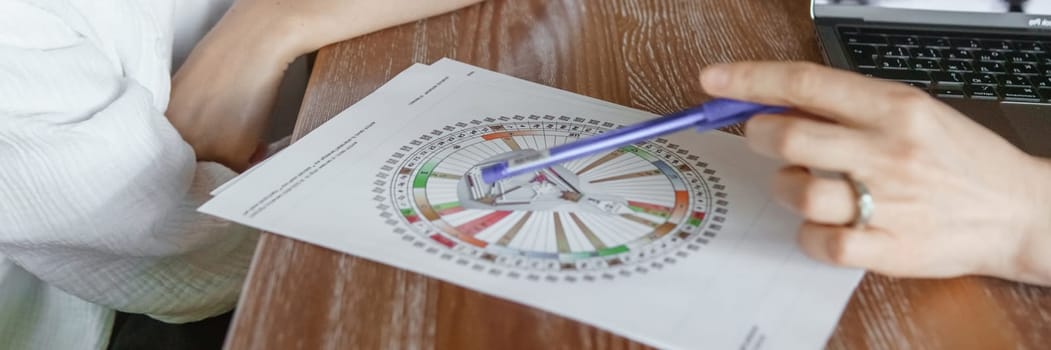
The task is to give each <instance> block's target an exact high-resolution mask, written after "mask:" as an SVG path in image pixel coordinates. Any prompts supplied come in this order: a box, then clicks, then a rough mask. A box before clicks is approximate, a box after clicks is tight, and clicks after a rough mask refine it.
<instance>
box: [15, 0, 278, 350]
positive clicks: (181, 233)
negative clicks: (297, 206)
mask: <svg viewBox="0 0 1051 350" xmlns="http://www.w3.org/2000/svg"><path fill="white" fill-rule="evenodd" d="M231 1H232V0H151V1H131V0H111V1H97V0H0V349H99V348H105V346H106V345H107V342H108V336H109V332H110V329H111V327H112V320H113V315H114V312H113V310H114V309H116V310H121V311H126V312H131V313H144V314H149V315H150V316H152V317H154V318H156V319H159V320H162V321H167V322H188V321H194V320H199V319H203V318H207V317H210V316H213V315H217V314H220V313H223V312H226V311H229V310H230V309H231V308H232V307H233V306H234V303H235V302H236V299H237V295H238V293H239V291H240V288H241V284H242V282H243V278H244V275H245V273H246V271H247V268H248V265H249V261H250V258H251V255H252V252H253V249H254V247H255V240H256V238H257V235H256V233H255V232H254V231H253V230H251V229H248V228H246V227H242V226H238V225H235V224H231V223H229V222H226V221H222V220H219V219H216V218H213V217H210V216H206V215H203V214H199V213H197V212H196V211H195V210H196V208H197V207H198V206H199V205H200V204H202V203H203V202H204V201H205V200H207V199H208V192H210V191H211V190H212V189H213V188H215V187H217V186H218V185H219V184H221V183H223V182H224V181H225V180H227V179H229V178H231V177H232V176H234V173H233V172H232V171H230V170H229V169H226V168H224V167H222V166H220V165H218V164H215V163H198V162H196V161H195V156H194V154H193V150H192V148H191V147H190V146H189V145H188V144H187V143H186V142H184V141H183V139H182V138H181V137H180V136H179V134H178V133H177V132H176V130H175V129H174V128H173V127H172V125H171V124H169V123H168V120H167V119H166V118H165V116H164V111H165V110H166V108H167V105H168V98H169V92H170V77H171V73H172V57H173V54H174V56H175V57H177V58H180V60H181V58H183V57H185V56H186V53H187V52H188V50H189V49H190V48H191V47H192V46H193V43H195V42H196V41H197V40H199V39H200V37H201V36H202V35H203V34H204V32H205V31H206V30H207V29H208V28H209V27H210V26H211V25H212V24H213V23H214V21H215V20H216V19H217V18H218V17H219V16H220V15H221V14H222V12H223V11H225V9H226V8H227V7H228V6H229V3H230V2H231ZM173 47H177V48H178V49H179V50H178V52H173Z"/></svg>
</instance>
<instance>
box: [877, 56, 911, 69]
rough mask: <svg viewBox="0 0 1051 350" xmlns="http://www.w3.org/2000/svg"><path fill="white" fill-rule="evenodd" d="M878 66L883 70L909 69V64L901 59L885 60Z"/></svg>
mask: <svg viewBox="0 0 1051 350" xmlns="http://www.w3.org/2000/svg"><path fill="white" fill-rule="evenodd" d="M879 66H880V68H883V69H909V62H908V61H906V60H904V59H901V58H885V59H883V60H882V61H880V63H879Z"/></svg>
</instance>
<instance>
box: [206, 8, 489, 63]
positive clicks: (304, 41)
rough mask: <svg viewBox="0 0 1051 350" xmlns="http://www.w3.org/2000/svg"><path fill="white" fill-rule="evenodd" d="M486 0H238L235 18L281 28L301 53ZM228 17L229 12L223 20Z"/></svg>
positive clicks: (231, 17) (232, 16)
mask: <svg viewBox="0 0 1051 350" xmlns="http://www.w3.org/2000/svg"><path fill="white" fill-rule="evenodd" d="M481 1H482V0H429V1H419V0H299V1H275V0H239V1H237V2H236V3H235V4H234V6H233V7H232V8H231V9H230V12H229V13H228V14H227V17H229V20H230V21H231V22H244V23H243V24H241V25H244V26H248V27H258V26H259V25H258V24H251V22H258V23H264V24H266V25H267V26H269V27H271V28H279V30H281V31H283V32H284V35H285V36H287V38H290V39H291V42H292V47H291V50H292V52H294V53H295V54H296V55H301V54H305V53H309V52H313V51H315V50H317V49H319V48H321V47H322V46H325V45H329V44H332V43H336V42H339V41H343V40H347V39H351V38H354V37H357V36H361V35H364V34H368V33H371V32H374V31H377V30H381V29H384V28H389V27H392V26H396V25H399V24H403V23H408V22H412V21H415V20H419V19H423V18H427V17H430V16H435V15H438V14H442V13H445V12H449V11H452V10H455V9H458V8H462V7H465V6H469V5H472V4H476V3H479V2H481ZM225 20H227V19H226V18H224V21H225Z"/></svg>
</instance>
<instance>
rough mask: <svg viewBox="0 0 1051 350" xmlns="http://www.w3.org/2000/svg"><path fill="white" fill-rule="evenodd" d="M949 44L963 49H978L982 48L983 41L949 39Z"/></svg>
mask: <svg viewBox="0 0 1051 350" xmlns="http://www.w3.org/2000/svg"><path fill="white" fill-rule="evenodd" d="M949 44H951V45H952V46H953V47H956V48H961V49H975V50H977V49H980V48H982V42H981V41H978V39H949Z"/></svg>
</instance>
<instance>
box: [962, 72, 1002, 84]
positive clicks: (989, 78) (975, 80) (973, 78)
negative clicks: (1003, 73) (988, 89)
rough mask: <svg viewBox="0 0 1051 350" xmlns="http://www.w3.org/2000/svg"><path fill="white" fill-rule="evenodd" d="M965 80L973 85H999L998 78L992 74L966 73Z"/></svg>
mask: <svg viewBox="0 0 1051 350" xmlns="http://www.w3.org/2000/svg"><path fill="white" fill-rule="evenodd" d="M964 77H965V78H966V79H967V82H968V83H970V84H974V85H1000V79H997V78H996V76H995V75H992V74H967V75H964Z"/></svg>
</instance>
